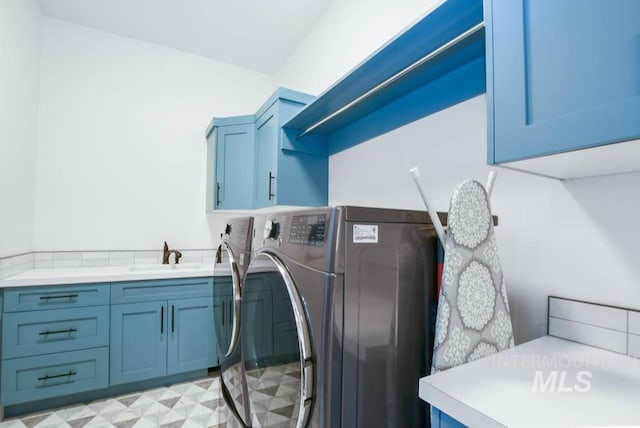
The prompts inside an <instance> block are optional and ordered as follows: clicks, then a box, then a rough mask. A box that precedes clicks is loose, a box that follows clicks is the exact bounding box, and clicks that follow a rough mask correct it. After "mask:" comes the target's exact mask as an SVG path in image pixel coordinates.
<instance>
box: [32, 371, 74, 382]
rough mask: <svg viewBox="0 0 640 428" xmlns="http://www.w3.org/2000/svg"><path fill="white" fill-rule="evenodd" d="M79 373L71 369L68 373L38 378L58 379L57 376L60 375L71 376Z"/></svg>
mask: <svg viewBox="0 0 640 428" xmlns="http://www.w3.org/2000/svg"><path fill="white" fill-rule="evenodd" d="M77 374H78V373H76V372H73V371H71V370H69V371H68V372H67V373H62V374H56V375H46V376H42V377H39V378H38V380H48V379H56V378H59V377H70V376H75V375H77Z"/></svg>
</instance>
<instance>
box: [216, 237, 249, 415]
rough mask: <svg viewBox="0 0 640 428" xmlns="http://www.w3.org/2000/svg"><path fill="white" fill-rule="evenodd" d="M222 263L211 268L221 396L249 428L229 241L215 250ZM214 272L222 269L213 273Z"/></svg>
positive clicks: (238, 299) (237, 296)
mask: <svg viewBox="0 0 640 428" xmlns="http://www.w3.org/2000/svg"><path fill="white" fill-rule="evenodd" d="M218 251H220V252H221V253H223V252H224V254H220V256H221V258H222V260H225V259H227V260H229V263H228V264H216V265H214V275H216V274H218V276H215V277H214V281H215V286H214V287H215V289H214V294H215V297H214V316H215V321H214V322H215V329H216V336H217V338H218V349H219V352H220V356H221V358H220V377H221V379H222V382H221V384H222V385H221V388H222V397H223V399H224V401H225V403H226V404H227V406H228V407H229V409H230V410H231V413H232V414H233V416H235V417H236V418H238V419H239V421H240V422H241V423H242V426H250V425H251V423H250V422H251V419H250V413H249V405H248V399H247V396H248V394H247V386H246V382H245V375H244V369H243V366H242V357H241V355H240V354H241V352H240V346H239V336H240V310H241V295H240V286H241V283H240V281H241V279H240V278H241V277H240V272H239V268H238V264H237V260H236V257H235V254H234V252H233V250H232V248H231V247H230V245H229V243H228V242H225V241H223V242H222V244H220V247H219V248H218ZM216 269H219V270H222V272H221V273H222V275H220V272H216Z"/></svg>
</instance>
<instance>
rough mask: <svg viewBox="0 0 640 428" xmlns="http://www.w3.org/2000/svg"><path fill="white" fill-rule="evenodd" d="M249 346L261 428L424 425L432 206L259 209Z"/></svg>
mask: <svg viewBox="0 0 640 428" xmlns="http://www.w3.org/2000/svg"><path fill="white" fill-rule="evenodd" d="M252 246H253V253H252V256H251V262H250V267H249V272H248V274H247V276H246V280H245V284H244V288H243V291H242V293H243V300H242V317H241V318H242V322H241V330H242V332H241V338H240V342H241V348H242V361H243V368H244V371H245V375H246V385H247V394H248V395H247V398H248V403H249V410H250V417H251V423H252V425H253V426H254V427H300V428H303V427H307V426H311V427H332V428H333V427H348V428H352V427H363V428H364V427H367V428H368V427H421V426H426V424H427V411H428V409H427V407H426V404H424V402H423V401H422V400H420V399H419V398H418V380H419V379H420V377H423V376H426V375H427V374H428V370H429V365H430V352H429V350H430V349H431V348H432V343H431V342H430V336H431V334H430V326H431V308H432V306H433V302H434V301H435V294H436V261H435V248H436V238H435V231H434V228H433V226H432V224H431V222H430V220H429V219H428V216H427V215H426V213H425V212H417V211H404V210H389V209H378V208H362V207H347V206H341V207H328V208H317V209H308V210H302V211H295V212H281V213H270V214H266V215H262V216H258V217H256V218H255V219H254V238H253V245H252Z"/></svg>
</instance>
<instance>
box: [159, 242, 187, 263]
mask: <svg viewBox="0 0 640 428" xmlns="http://www.w3.org/2000/svg"><path fill="white" fill-rule="evenodd" d="M171 253H173V254H174V256H175V259H176V264H180V257H182V253H181V252H180V251H176V250H169V245H167V241H164V248H163V250H162V264H163V265H168V264H169V256H170V255H171Z"/></svg>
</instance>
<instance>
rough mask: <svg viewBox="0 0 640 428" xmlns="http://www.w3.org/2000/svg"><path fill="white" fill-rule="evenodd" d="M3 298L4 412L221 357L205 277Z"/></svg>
mask: <svg viewBox="0 0 640 428" xmlns="http://www.w3.org/2000/svg"><path fill="white" fill-rule="evenodd" d="M1 302H2V303H0V305H1V306H2V339H1V341H2V351H1V352H2V360H1V363H0V366H1V367H0V368H1V370H0V371H1V375H2V378H1V379H0V404H2V405H3V406H6V409H8V411H7V412H6V414H11V415H15V414H20V413H26V412H29V411H33V410H36V409H37V410H40V409H43V408H46V401H47V400H51V402H55V403H56V405H61V404H70V403H72V402H77V401H78V400H82V397H85V395H83V394H95V393H98V392H99V393H100V394H101V395H96V397H97V396H108V395H109V394H110V393H113V394H115V393H122V392H123V391H126V386H127V385H132V388H135V385H141V383H140V382H143V381H144V382H149V381H152V382H155V384H161V383H162V379H163V378H166V379H171V382H176V381H179V380H180V379H181V378H180V376H188V377H190V378H193V376H194V375H195V376H197V373H201V375H202V376H204V375H206V371H207V369H208V368H209V367H213V366H215V365H217V362H218V352H217V348H216V337H215V331H216V329H215V327H214V323H215V321H214V320H215V317H214V300H213V279H212V278H211V277H209V278H185V279H166V280H146V281H125V282H114V283H100V284H77V285H75V284H72V285H71V284H70V285H56V286H42V287H18V288H9V289H5V290H2V299H1ZM185 379H186V378H185ZM136 383H137V384H136ZM123 387H124V389H123ZM65 397H67V398H68V401H66V402H65ZM30 403H33V406H34V407H33V408H31V407H30ZM16 409H19V410H16ZM14 410H16V411H15V412H14Z"/></svg>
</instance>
